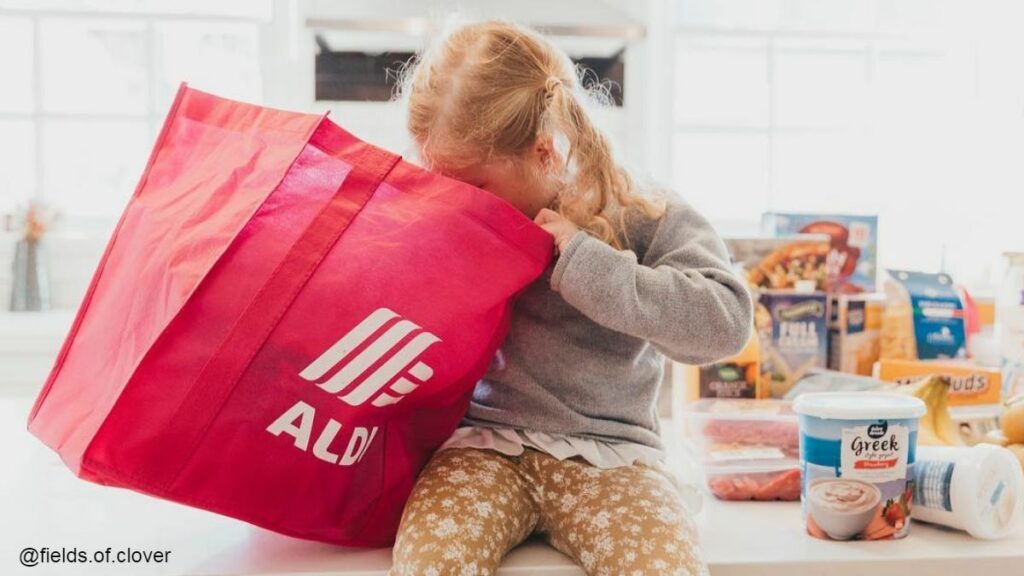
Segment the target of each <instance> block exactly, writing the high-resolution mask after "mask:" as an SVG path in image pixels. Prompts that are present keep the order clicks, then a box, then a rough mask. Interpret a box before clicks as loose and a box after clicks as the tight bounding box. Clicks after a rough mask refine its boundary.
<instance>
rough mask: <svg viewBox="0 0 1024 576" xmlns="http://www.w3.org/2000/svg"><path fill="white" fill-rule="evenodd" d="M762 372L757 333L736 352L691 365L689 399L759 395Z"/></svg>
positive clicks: (687, 398)
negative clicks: (741, 349) (712, 361)
mask: <svg viewBox="0 0 1024 576" xmlns="http://www.w3.org/2000/svg"><path fill="white" fill-rule="evenodd" d="M760 375H761V351H760V346H759V344H758V339H757V336H756V335H751V337H750V340H749V341H748V342H747V345H746V347H745V348H744V349H743V351H742V352H740V353H739V354H737V355H736V356H732V357H730V358H726V359H724V360H721V361H718V362H715V363H713V364H707V365H705V366H687V367H686V380H687V384H686V385H687V393H686V401H688V402H692V401H695V400H698V399H700V398H757V397H759V393H758V379H759V377H760Z"/></svg>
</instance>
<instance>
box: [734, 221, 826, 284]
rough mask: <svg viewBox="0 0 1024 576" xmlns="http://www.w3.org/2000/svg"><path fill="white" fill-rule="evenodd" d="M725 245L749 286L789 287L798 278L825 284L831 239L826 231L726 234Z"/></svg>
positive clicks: (803, 280)
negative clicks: (757, 235) (730, 235)
mask: <svg viewBox="0 0 1024 576" xmlns="http://www.w3.org/2000/svg"><path fill="white" fill-rule="evenodd" d="M725 245H726V246H727V247H728V249H729V255H730V257H731V258H732V262H733V265H734V266H735V267H736V268H737V269H738V271H739V273H740V274H741V275H742V276H743V277H744V278H745V279H746V280H747V283H748V284H749V285H750V287H751V288H752V289H755V290H765V289H779V290H781V289H792V288H796V286H797V283H798V282H812V283H813V285H814V289H815V290H824V289H825V288H826V281H827V275H826V268H825V264H826V259H827V258H828V254H829V250H830V240H829V237H828V236H827V235H825V234H791V235H786V236H780V237H769V236H762V237H750V238H725Z"/></svg>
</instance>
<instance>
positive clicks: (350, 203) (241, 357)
mask: <svg viewBox="0 0 1024 576" xmlns="http://www.w3.org/2000/svg"><path fill="white" fill-rule="evenodd" d="M359 146H360V147H361V148H362V150H360V151H358V152H356V153H355V161H354V162H353V163H352V168H351V169H350V171H349V173H348V174H347V175H346V176H345V180H344V182H342V184H341V186H340V187H339V188H338V190H337V192H335V194H334V196H333V197H331V199H330V200H329V201H328V202H327V204H326V205H325V206H324V207H323V208H322V209H321V210H320V212H319V213H318V214H317V215H316V216H315V217H314V218H313V220H312V222H310V223H309V225H308V226H307V227H306V229H305V231H303V233H302V235H301V236H300V237H299V239H298V240H296V241H295V243H294V244H293V245H292V247H291V248H290V249H289V251H288V253H287V255H286V256H285V258H284V260H282V261H281V263H280V264H279V265H278V266H277V268H276V269H275V270H274V271H273V272H272V273H271V275H270V277H269V278H268V279H267V281H266V282H265V283H264V284H263V286H262V288H260V290H259V291H258V292H257V293H256V295H255V296H254V297H253V299H252V300H251V301H250V302H249V304H248V306H246V308H245V309H244V310H243V311H242V313H241V315H240V316H239V317H238V320H237V321H236V322H235V324H234V326H232V328H231V329H230V330H229V332H228V334H227V336H225V338H224V340H223V341H222V342H221V344H220V346H219V347H218V348H217V351H216V352H214V354H213V355H212V356H210V358H209V360H208V361H207V363H206V365H205V366H204V367H203V370H202V372H200V374H199V377H198V378H197V379H196V381H195V382H193V384H192V386H191V388H190V389H189V390H188V392H187V393H186V395H185V397H184V399H183V400H182V403H181V404H180V405H179V406H178V409H177V411H176V413H175V414H174V417H173V418H172V419H171V422H172V424H171V426H172V427H173V430H165V431H164V432H163V435H165V436H166V437H173V438H174V443H173V444H172V445H168V446H166V447H165V448H164V451H163V452H162V453H161V454H159V455H155V456H154V457H153V458H151V459H149V461H148V462H147V463H146V464H147V466H146V469H145V470H141V471H140V472H141V473H140V475H139V476H140V477H141V479H145V480H146V481H149V482H151V483H152V485H153V487H154V488H156V489H158V490H160V491H166V490H169V489H170V488H171V487H172V485H173V484H174V482H175V480H176V479H177V477H178V475H179V474H180V473H181V470H182V469H183V468H184V467H185V465H186V464H187V463H188V461H189V460H190V459H191V457H192V454H193V453H194V452H195V450H196V449H197V448H198V446H199V443H200V441H201V440H202V438H203V437H204V436H205V435H206V431H207V429H208V428H209V427H210V425H211V424H212V423H213V420H214V418H215V417H216V416H217V414H218V413H219V412H220V410H221V408H222V407H223V405H224V403H225V402H226V401H227V399H228V397H229V396H230V395H231V392H232V391H233V390H234V388H235V386H236V385H237V383H238V381H239V380H240V379H241V377H242V375H243V374H244V373H245V370H246V369H247V368H248V367H249V364H251V363H252V360H253V358H254V357H255V356H256V354H257V353H258V352H259V350H260V348H262V347H263V344H264V343H265V342H266V341H267V339H268V338H269V337H270V334H271V332H272V331H273V330H274V328H275V327H276V326H277V325H278V323H279V322H280V321H281V318H282V317H283V316H284V314H285V312H287V311H288V309H289V308H290V307H291V304H292V302H293V301H294V300H295V298H296V297H297V296H298V294H299V292H300V291H301V290H302V288H303V287H304V286H305V285H306V283H307V282H308V281H309V278H310V277H311V276H312V275H313V272H315V271H316V269H317V267H318V266H319V265H320V263H321V262H322V261H323V259H324V257H325V256H326V255H327V253H328V252H329V251H330V250H331V248H332V247H333V246H334V244H335V243H336V242H337V241H338V238H340V237H341V235H342V234H343V233H344V231H345V230H346V228H348V226H349V224H350V223H351V222H352V220H353V218H354V217H355V216H356V214H358V213H359V212H360V211H361V210H362V209H363V207H364V206H365V205H366V203H367V202H368V201H369V200H370V198H371V197H372V196H373V194H374V192H375V191H376V190H377V188H378V187H379V186H380V184H381V182H383V180H384V178H386V177H387V175H388V174H389V173H390V172H391V170H392V169H393V168H394V167H395V165H396V164H397V163H398V161H399V160H400V159H401V157H400V156H398V155H396V154H392V153H391V152H388V151H386V150H382V149H380V148H377V147H376V146H372V145H370V144H367V143H363V142H360V143H359ZM168 444H170V443H168Z"/></svg>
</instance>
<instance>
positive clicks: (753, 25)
mask: <svg viewBox="0 0 1024 576" xmlns="http://www.w3.org/2000/svg"><path fill="white" fill-rule="evenodd" d="M968 4H969V6H967V5H965V6H964V7H963V8H961V9H962V10H968V11H969V14H962V13H959V12H958V11H957V10H956V9H953V8H954V7H951V5H949V3H942V2H882V1H879V2H863V3H851V2H837V1H832V0H829V1H815V2H807V1H804V2H771V3H760V2H756V1H754V0H715V1H712V0H691V1H688V2H682V3H680V7H681V10H680V14H679V21H678V22H677V30H676V50H675V60H676V62H675V86H676V89H675V95H674V100H675V126H676V131H675V138H674V155H673V158H674V178H675V185H676V187H677V188H678V189H679V190H680V192H681V193H682V194H683V195H684V196H686V197H688V198H689V199H690V200H691V201H692V202H693V203H694V204H695V205H696V206H697V207H698V208H700V209H702V210H703V211H704V212H705V213H707V214H708V216H709V217H710V218H712V219H713V220H714V221H716V222H717V223H719V225H720V227H721V228H722V229H723V231H726V232H727V233H728V232H734V231H740V232H741V233H745V234H750V233H756V232H757V230H758V216H759V214H760V212H761V211H763V210H779V211H803V212H818V211H821V212H852V213H878V214H881V216H882V219H881V222H880V248H879V259H880V264H881V267H883V268H884V267H906V268H912V269H921V270H940V269H944V270H945V271H947V272H950V273H952V274H953V275H954V277H956V278H957V280H958V281H960V282H963V283H966V284H968V285H970V286H974V287H981V290H982V291H984V290H985V289H986V288H987V287H990V286H991V282H992V281H993V279H998V277H999V275H1000V273H1001V270H1002V261H1001V258H1000V253H1001V252H1002V251H1004V250H1011V249H1018V250H1019V249H1022V248H1024V245H1022V244H1021V242H1022V241H1024V237H1022V236H1021V235H1020V232H1019V229H1020V225H1021V214H1022V212H1024V192H1022V190H1024V164H1022V163H1021V162H1020V158H1021V157H1024V114H1022V108H1021V102H1024V76H1022V75H1021V74H1020V73H1019V71H1020V70H1022V69H1024V39H1022V38H1021V37H1020V35H1019V34H1017V33H1016V32H1015V31H1014V30H1013V28H1014V25H1012V24H1010V23H1011V22H1014V23H1019V22H1020V21H1021V16H1022V15H1024V14H1022V11H1024V7H1017V5H1016V4H1014V3H984V4H978V3H968ZM967 16H970V18H967Z"/></svg>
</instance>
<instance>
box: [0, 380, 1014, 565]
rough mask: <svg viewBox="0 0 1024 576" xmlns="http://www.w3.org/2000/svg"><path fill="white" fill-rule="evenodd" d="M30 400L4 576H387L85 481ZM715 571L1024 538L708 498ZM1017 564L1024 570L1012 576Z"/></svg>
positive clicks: (19, 432)
mask: <svg viewBox="0 0 1024 576" xmlns="http://www.w3.org/2000/svg"><path fill="white" fill-rule="evenodd" d="M31 400H32V398H30V397H28V396H16V397H13V398H12V397H4V398H0V457H2V458H3V460H4V464H3V472H2V473H0V573H2V574H11V573H15V574H21V573H24V574H34V575H42V574H74V575H86V574H103V575H106V574H114V575H117V574H131V575H133V576H145V575H149V574H203V575H218V576H221V575H223V576H227V575H253V574H274V575H300V574H301V575H311V574H323V575H326V574H338V575H360V576H365V575H383V574H384V573H385V572H386V571H387V568H388V566H389V565H390V562H391V556H390V549H367V550H359V549H344V548H337V547H332V546H328V545H324V544H318V543H312V542H304V541H300V540H295V539H292V538H288V537H285V536H279V535H277V534H274V533H271V532H267V531H264V530H261V529H258V528H254V527H250V526H248V525H246V524H244V523H242V522H238V521H235V520H232V519H229V518H224V517H220V516H217V515H214V514H211V513H208V512H204V511H201V510H194V509H190V508H186V507H184V506H180V505H177V504H173V503H171V502H166V501H162V500H158V499H155V498H150V497H147V496H143V495H140V494H136V493H133V492H130V491H127V490H119V489H113V488H105V487H102V486H97V485H94V484H90V483H88V482H85V481H82V480H79V479H77V478H75V477H74V475H72V474H71V472H70V471H68V470H67V469H66V468H65V467H64V465H63V464H62V463H60V461H59V460H58V458H57V457H56V455H55V454H53V453H52V452H50V450H49V449H48V448H46V447H45V446H43V445H42V444H41V443H40V442H38V441H37V440H36V439H35V438H34V437H32V436H31V435H29V434H28V433H27V432H26V431H25V425H24V423H25V416H26V414H27V413H28V410H29V407H30V404H31ZM698 523H699V524H700V528H701V534H702V539H703V542H704V547H705V550H706V555H707V559H708V562H709V564H710V565H711V571H712V574H714V575H715V576H739V575H754V574H757V575H761V576H774V575H783V574H784V575H787V576H796V575H801V574H808V575H811V574H813V575H818V574H830V575H862V574H871V575H872V576H886V575H889V574H892V575H897V574H898V575H900V576H906V575H907V574H922V573H927V574H929V575H930V576H942V575H947V574H948V575H955V576H963V575H964V574H968V573H974V574H984V575H985V576H995V575H999V574H1012V573H1020V567H1021V566H1022V565H1024V532H1022V533H1018V534H1017V535H1016V536H1014V537H1013V538H1010V539H1007V540H1002V541H998V542H985V541H980V540H975V539H973V538H971V537H969V536H967V535H966V534H963V533H960V532H954V531H949V530H944V529H939V528H935V527H932V526H927V525H922V524H915V525H914V526H913V527H912V530H911V533H910V536H909V537H908V538H907V539H905V540H900V541H889V542H826V541H821V540H816V539H813V538H811V537H809V536H806V535H805V534H804V531H803V527H802V524H801V522H800V509H799V505H798V504H796V503H760V502H751V503H727V502H719V501H716V500H715V499H713V498H712V497H710V496H708V497H707V499H706V503H705V509H704V510H703V511H702V512H701V514H700V516H699V517H698ZM26 546H32V547H36V548H41V547H44V546H48V547H50V548H60V547H64V548H71V547H77V548H78V549H79V550H86V551H88V552H89V553H90V554H91V553H92V552H93V551H95V550H97V549H99V550H105V549H106V548H107V547H111V548H113V549H114V550H115V551H116V550H119V549H124V548H129V547H130V548H132V549H136V550H170V551H171V555H170V561H169V562H168V563H166V564H149V565H146V564H134V565H111V564H99V565H97V564H91V565H89V564H86V565H82V564H64V565H39V566H36V567H34V568H31V569H29V568H22V567H21V566H20V565H19V563H18V560H17V556H18V554H19V552H20V550H21V549H22V548H24V547H26ZM1014 568H1016V570H1014ZM582 573H583V572H582V571H581V570H579V569H578V568H576V567H575V566H573V565H572V564H571V562H570V561H569V560H568V559H567V558H566V557H564V556H563V555H562V554H560V553H559V552H557V551H555V550H553V549H551V548H549V547H547V546H546V545H545V544H544V543H542V542H539V541H528V542H527V543H526V544H524V545H523V546H520V547H519V548H517V549H516V550H514V551H512V552H511V553H510V554H509V556H508V557H507V558H506V560H505V562H504V564H503V565H502V569H501V570H500V571H499V576H514V575H521V574H531V575H560V576H561V575H570V574H572V575H580V574H582Z"/></svg>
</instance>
